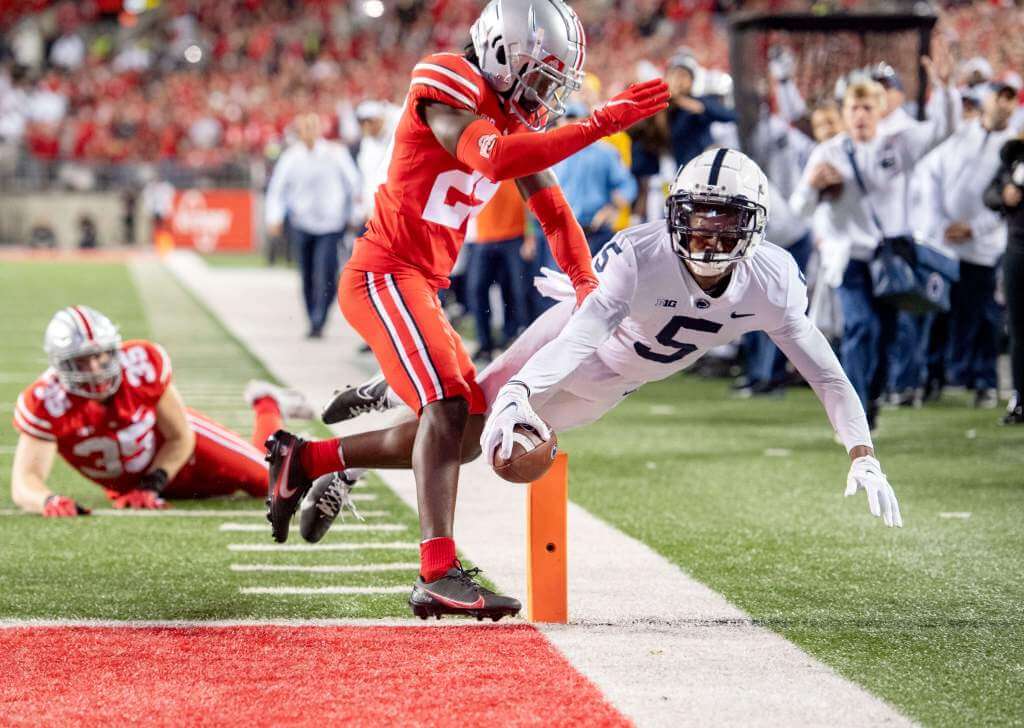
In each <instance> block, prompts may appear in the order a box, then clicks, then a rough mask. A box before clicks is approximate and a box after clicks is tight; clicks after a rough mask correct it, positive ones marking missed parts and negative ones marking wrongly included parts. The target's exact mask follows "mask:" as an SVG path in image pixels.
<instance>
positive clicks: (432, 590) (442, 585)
mask: <svg viewBox="0 0 1024 728" xmlns="http://www.w3.org/2000/svg"><path fill="white" fill-rule="evenodd" d="M479 573H480V569H469V570H466V569H463V568H462V565H461V564H459V563H457V562H456V564H455V566H453V567H452V568H450V569H448V571H447V572H446V573H445V575H444V576H442V577H441V578H440V579H437V580H436V581H431V582H424V581H423V577H422V576H421V577H418V578H417V579H416V584H415V585H414V586H413V588H412V596H410V597H409V606H410V607H412V613H413V614H415V615H416V616H417V617H419V618H420V619H427V618H428V617H437V618H438V619H440V618H441V615H442V614H454V615H457V616H461V617H476V618H477V620H482V619H491V620H493V621H495V622H497V621H498V620H499V619H501V618H502V617H514V616H515V615H517V614H519V610H520V609H522V607H523V605H522V604H520V603H519V600H518V599H513V598H512V597H504V596H502V595H500V594H495V593H494V592H492V591H491V590H490V589H486V588H484V587H482V586H480V585H479V584H477V582H476V576H477V575H478V574H479Z"/></svg>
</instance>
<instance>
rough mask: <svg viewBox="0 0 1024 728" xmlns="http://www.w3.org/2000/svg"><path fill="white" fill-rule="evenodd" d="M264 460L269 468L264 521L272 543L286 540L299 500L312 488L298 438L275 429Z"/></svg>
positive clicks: (268, 442) (301, 443) (269, 440)
mask: <svg viewBox="0 0 1024 728" xmlns="http://www.w3.org/2000/svg"><path fill="white" fill-rule="evenodd" d="M264 444H265V446H266V448H267V457H266V461H267V462H268V463H269V464H270V467H269V485H268V487H267V520H268V521H270V531H271V533H272V535H273V536H274V540H275V541H277V542H278V543H284V542H285V541H287V540H288V525H289V523H290V522H291V520H292V515H293V514H294V513H295V511H296V510H297V509H298V507H299V501H301V500H302V496H304V495H305V494H306V491H307V490H309V486H310V485H311V483H310V480H309V477H308V476H307V475H306V471H305V470H304V469H303V467H302V461H301V460H300V459H299V450H300V449H301V448H302V446H303V444H305V440H303V439H302V438H301V437H297V436H296V435H293V434H291V433H290V432H285V431H284V430H278V431H277V432H275V433H274V434H273V435H271V436H270V437H268V438H267V441H266V443H264Z"/></svg>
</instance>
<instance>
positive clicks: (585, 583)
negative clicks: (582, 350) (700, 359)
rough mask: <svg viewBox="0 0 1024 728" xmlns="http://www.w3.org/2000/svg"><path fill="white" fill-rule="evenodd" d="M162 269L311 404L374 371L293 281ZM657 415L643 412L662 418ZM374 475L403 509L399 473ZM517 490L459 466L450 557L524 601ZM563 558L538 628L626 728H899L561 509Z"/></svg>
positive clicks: (684, 580) (818, 667)
mask: <svg viewBox="0 0 1024 728" xmlns="http://www.w3.org/2000/svg"><path fill="white" fill-rule="evenodd" d="M170 267H171V268H172V270H173V271H175V273H176V274H177V275H178V278H179V280H181V281H182V282H183V283H184V284H185V285H186V286H189V287H190V288H191V290H192V291H193V292H194V293H195V294H196V295H197V296H198V297H199V298H200V299H202V300H203V301H205V302H206V304H207V305H208V306H209V307H210V309H211V310H212V311H214V312H215V313H216V314H217V315H218V316H219V317H220V318H221V321H222V322H223V323H224V324H225V325H226V326H227V327H228V328H229V329H230V330H231V331H232V332H234V333H235V335H236V336H238V337H239V339H240V340H241V341H242V342H244V343H245V345H246V346H247V347H248V348H249V349H250V351H252V352H253V353H254V354H255V355H256V356H257V357H259V358H260V359H261V360H262V361H263V362H264V364H265V365H266V366H267V368H268V369H270V370H271V371H272V372H273V373H274V375H275V376H277V377H278V378H279V379H280V380H281V381H282V382H287V383H288V384H289V386H293V387H297V388H298V389H300V390H302V391H303V392H305V394H306V395H307V396H308V397H310V398H311V401H313V402H314V405H316V404H320V403H322V402H323V401H325V399H326V398H327V397H328V396H329V395H330V393H331V391H332V390H333V389H335V388H337V387H338V386H339V385H345V384H356V383H358V382H359V381H361V380H362V379H363V378H365V376H366V374H367V373H368V372H369V371H370V367H372V366H373V364H372V362H367V361H363V360H360V361H359V362H358V363H352V362H351V360H350V363H349V364H348V365H347V366H346V364H345V361H344V360H343V357H344V356H345V353H346V352H354V351H355V350H356V348H357V346H358V345H359V339H358V337H357V336H356V335H355V334H354V332H352V331H351V330H349V329H348V328H347V327H346V326H345V324H344V322H343V321H341V320H340V319H341V317H340V316H336V315H335V316H332V318H331V320H330V325H329V330H328V332H327V337H326V339H325V340H324V341H315V342H310V341H306V340H304V339H302V332H303V331H304V325H303V324H302V323H301V322H302V321H304V313H303V312H302V306H301V297H300V296H299V293H298V278H297V276H294V274H292V275H289V276H287V277H286V276H282V275H281V274H280V273H279V272H265V271H260V270H244V271H243V270H230V269H218V270H213V269H209V268H207V266H206V265H205V263H203V262H202V260H201V259H199V258H198V256H194V255H190V254H184V255H175V256H172V258H171V260H170ZM246 291H260V295H259V296H247V295H245V292H246ZM670 407H672V405H665V406H663V407H659V408H658V409H657V411H656V412H655V411H652V414H659V415H671V414H673V413H674V410H670V409H669V408H670ZM382 422H386V417H383V416H379V415H378V416H367V417H361V418H358V419H356V420H353V421H350V422H347V423H343V426H341V427H338V428H335V430H336V432H339V433H346V432H349V433H351V432H358V431H366V430H368V429H374V428H378V427H380V426H381V424H382ZM570 462H571V461H570ZM570 472H571V465H570ZM380 475H381V476H382V477H383V478H384V480H385V482H387V483H388V485H390V486H391V487H392V488H393V489H394V490H395V492H396V493H398V494H399V495H400V496H401V498H402V499H403V500H404V501H405V502H406V503H407V504H409V505H410V506H411V507H412V508H415V507H416V495H415V485H414V483H413V479H412V474H411V473H409V472H407V471H381V472H380ZM524 493H525V491H524V490H522V489H517V488H514V487H510V486H509V485H508V484H507V483H505V482H503V481H500V480H499V479H498V478H497V477H496V476H495V475H494V474H493V473H492V472H491V471H490V470H489V469H488V468H485V467H483V466H482V465H480V464H479V463H474V464H471V465H469V466H467V467H465V468H464V469H463V476H462V482H461V487H460V488H459V504H458V511H457V518H456V539H457V542H458V544H459V547H460V549H461V550H463V551H464V552H465V553H466V554H467V555H468V556H469V557H470V558H472V560H473V562H474V563H477V564H480V565H481V566H483V568H484V569H485V572H484V573H485V576H487V577H488V578H489V579H491V580H492V581H494V582H495V583H496V584H498V585H499V586H500V588H501V589H503V590H504V591H506V592H507V593H511V594H514V595H518V596H520V597H525V595H526V578H525V543H526V539H525V496H524ZM331 545H332V546H333V545H334V544H331ZM275 548H280V547H274V546H270V545H267V546H266V549H265V550H273V549H275ZM261 550H262V549H261ZM568 554H569V568H570V571H569V580H570V581H569V592H570V617H571V620H572V623H571V624H570V625H568V626H551V627H542V630H543V631H544V633H545V634H546V635H547V636H548V638H549V639H550V640H551V642H552V643H553V644H555V645H556V646H557V647H558V648H559V649H560V650H561V651H562V652H563V654H565V655H566V657H567V658H568V659H569V660H570V661H571V662H572V664H573V665H575V666H576V667H577V669H579V670H580V671H581V672H582V673H583V674H584V675H586V676H587V677H589V678H590V679H591V680H593V681H594V683H595V684H596V685H597V686H598V687H599V688H600V689H601V690H602V691H604V693H605V695H607V696H608V698H609V699H610V700H611V701H612V703H613V704H614V705H615V706H616V707H617V708H618V709H619V710H621V711H622V712H623V713H624V714H625V715H627V716H628V717H629V718H631V719H632V720H633V721H635V722H636V724H637V725H639V726H672V727H673V728H675V727H676V726H683V725H700V726H704V725H709V724H714V725H722V724H735V725H744V726H748V725H759V726H792V725H829V726H851V727H855V726H876V725H910V723H909V721H908V720H907V719H906V718H905V717H903V716H901V715H900V714H899V713H897V712H896V711H895V710H894V709H893V708H892V707H891V706H889V705H887V704H886V703H884V702H882V701H881V700H879V699H878V698H876V697H874V696H872V695H871V694H870V693H868V692H867V691H865V690H864V689H863V688H861V687H859V686H858V685H855V684H853V683H851V682H849V681H847V680H845V679H843V678H841V677H839V676H838V675H837V674H835V673H834V672H832V671H831V670H830V669H829V668H827V667H825V666H824V665H823V664H821V663H820V662H818V661H817V660H815V659H813V658H812V657H810V656H809V655H807V654H806V653H805V652H803V651H801V650H800V649H798V648H797V647H796V646H794V645H793V644H791V643H789V642H788V641H786V640H785V639H783V638H782V637H780V636H778V635H776V634H775V633H773V632H771V631H769V630H766V629H762V628H760V627H756V626H753V625H752V624H751V622H750V619H749V617H748V616H747V615H746V614H744V613H743V612H741V611H740V610H739V609H737V608H736V607H734V606H733V605H731V604H730V603H729V602H728V601H727V600H726V599H725V598H724V597H722V596H721V595H719V594H717V593H715V592H713V591H712V590H710V589H708V588H707V587H705V586H704V585H702V584H700V583H698V582H697V581H695V580H694V579H692V578H690V577H689V576H688V575H687V574H685V573H684V572H683V571H681V570H680V569H679V568H678V567H676V566H675V565H673V564H671V563H670V562H669V561H667V560H666V559H665V558H663V557H662V556H660V555H658V554H656V553H654V552H653V551H652V550H651V549H650V548H648V547H647V546H646V545H644V544H642V543H640V542H638V541H636V540H635V539H633V538H630V537H628V536H626V535H624V534H623V533H621V532H620V531H618V530H617V529H615V528H613V527H611V526H609V525H608V524H606V523H604V522H603V521H601V520H599V519H597V518H595V517H594V516H592V515H591V514H589V513H587V512H586V511H584V510H583V509H582V508H579V507H578V506H576V505H570V508H569V544H568Z"/></svg>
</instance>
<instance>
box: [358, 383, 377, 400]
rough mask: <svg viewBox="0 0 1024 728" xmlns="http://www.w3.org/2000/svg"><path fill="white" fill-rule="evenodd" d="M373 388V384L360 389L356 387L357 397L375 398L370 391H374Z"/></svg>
mask: <svg viewBox="0 0 1024 728" xmlns="http://www.w3.org/2000/svg"><path fill="white" fill-rule="evenodd" d="M373 386H374V385H372V384H363V385H361V386H359V387H356V396H358V397H360V398H362V399H373V398H374V397H373V395H372V394H371V393H370V390H371V389H373Z"/></svg>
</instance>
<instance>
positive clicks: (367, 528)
mask: <svg viewBox="0 0 1024 728" xmlns="http://www.w3.org/2000/svg"><path fill="white" fill-rule="evenodd" d="M269 528H270V527H269V526H268V525H267V524H265V523H222V524H220V528H219V529H217V530H218V531H231V532H238V531H253V532H255V531H267V532H268V533H269ZM408 530H409V527H408V526H403V525H402V524H400V523H335V524H334V525H333V526H331V532H332V533H338V532H344V531H348V532H349V533H357V532H358V533H369V532H373V531H378V532H381V531H384V532H389V533H394V532H396V531H408Z"/></svg>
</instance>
